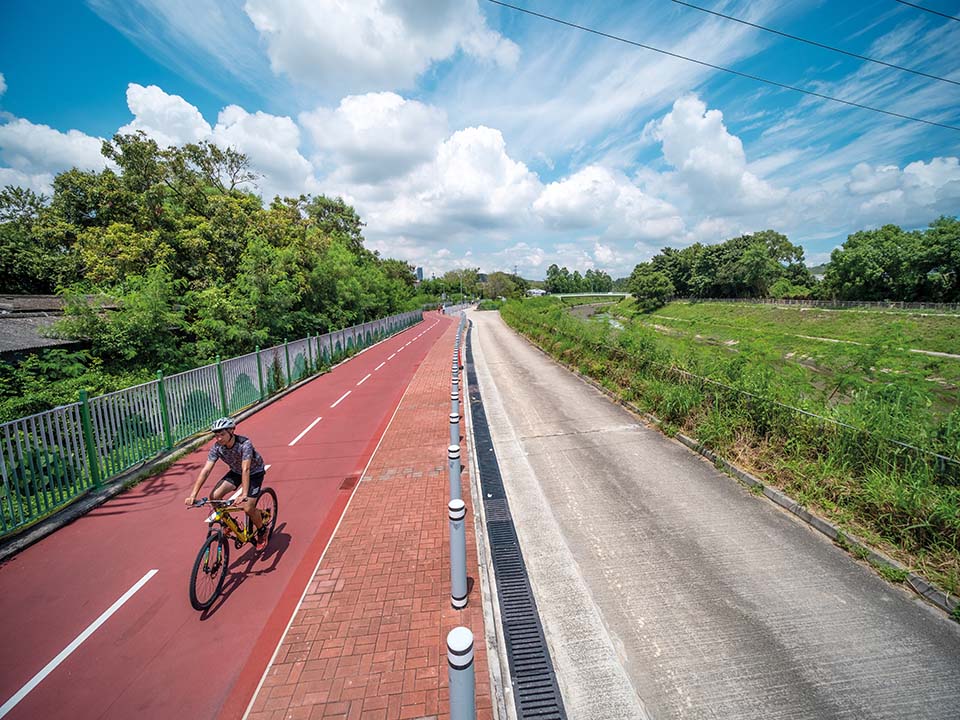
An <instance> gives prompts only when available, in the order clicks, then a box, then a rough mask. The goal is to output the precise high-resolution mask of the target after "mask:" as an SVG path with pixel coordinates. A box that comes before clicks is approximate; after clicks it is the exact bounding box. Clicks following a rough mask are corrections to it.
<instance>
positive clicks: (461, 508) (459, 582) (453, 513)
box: [447, 499, 467, 610]
mask: <svg viewBox="0 0 960 720" xmlns="http://www.w3.org/2000/svg"><path fill="white" fill-rule="evenodd" d="M447 511H448V512H449V514H450V604H451V605H453V607H455V608H456V609H457V610H459V609H460V608H463V607H465V606H466V604H467V530H466V526H467V524H466V522H465V519H466V517H467V506H466V505H465V504H464V502H463V500H460V499H456V500H451V501H450V502H449V504H448V505H447Z"/></svg>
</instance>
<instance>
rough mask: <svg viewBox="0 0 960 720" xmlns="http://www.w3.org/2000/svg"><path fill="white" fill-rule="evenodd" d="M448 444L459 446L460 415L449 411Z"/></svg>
mask: <svg viewBox="0 0 960 720" xmlns="http://www.w3.org/2000/svg"><path fill="white" fill-rule="evenodd" d="M450 444H451V445H456V446H457V447H460V416H459V415H458V414H457V413H450Z"/></svg>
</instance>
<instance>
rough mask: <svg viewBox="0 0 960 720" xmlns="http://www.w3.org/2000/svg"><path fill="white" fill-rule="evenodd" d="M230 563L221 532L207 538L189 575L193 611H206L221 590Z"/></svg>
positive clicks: (227, 547)
mask: <svg viewBox="0 0 960 720" xmlns="http://www.w3.org/2000/svg"><path fill="white" fill-rule="evenodd" d="M229 562H230V545H229V544H228V543H227V539H226V538H225V537H224V536H223V533H222V532H216V533H212V534H210V535H208V536H207V539H206V540H205V541H204V543H203V545H202V546H201V547H200V552H199V553H197V559H196V560H195V561H194V563H193V571H192V572H191V573H190V604H191V605H193V608H194V610H206V609H207V608H209V607H210V606H211V605H213V602H214V600H216V599H217V597H218V596H219V595H220V591H221V590H222V589H223V581H224V580H225V579H226V577H227V565H228V564H229Z"/></svg>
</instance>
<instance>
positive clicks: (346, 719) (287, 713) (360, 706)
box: [248, 323, 493, 720]
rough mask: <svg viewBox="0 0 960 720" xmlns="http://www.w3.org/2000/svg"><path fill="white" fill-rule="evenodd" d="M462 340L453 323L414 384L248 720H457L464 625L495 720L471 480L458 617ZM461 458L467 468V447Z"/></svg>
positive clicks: (486, 716) (486, 712) (482, 701)
mask: <svg viewBox="0 0 960 720" xmlns="http://www.w3.org/2000/svg"><path fill="white" fill-rule="evenodd" d="M455 337H456V323H451V325H450V327H449V328H448V330H447V331H446V332H445V333H444V335H443V337H442V338H441V339H440V340H439V341H438V342H437V343H436V344H435V345H434V347H433V348H432V349H431V350H430V351H429V352H428V354H427V356H426V358H425V359H424V361H423V363H422V364H421V366H420V368H419V370H418V371H417V373H416V375H415V376H414V378H413V381H412V382H411V384H410V387H409V388H408V390H407V393H406V395H405V396H404V397H403V400H402V401H401V403H400V407H399V409H398V411H397V414H396V416H395V417H394V418H393V421H392V423H391V424H390V426H389V428H388V429H387V431H386V434H385V435H384V437H383V441H382V442H381V444H380V447H379V448H378V450H377V452H376V454H375V455H374V457H373V459H372V461H371V463H370V467H369V468H368V469H367V472H366V474H365V475H364V476H363V479H362V480H361V482H360V484H359V486H358V487H357V490H356V493H355V494H354V496H353V499H352V500H351V502H350V505H349V507H348V508H347V510H346V513H345V514H344V517H343V520H342V522H341V524H340V527H339V528H338V529H337V531H336V534H335V535H334V537H333V539H332V540H331V543H330V546H329V547H328V548H327V551H326V554H325V555H324V558H323V562H322V563H321V564H320V568H319V570H318V571H317V573H316V574H315V575H314V577H313V579H312V580H311V582H310V586H309V588H308V591H307V594H306V596H305V597H304V600H303V603H302V604H301V606H300V608H299V610H298V611H297V614H296V616H295V618H294V620H293V623H292V625H291V626H290V629H289V631H288V632H287V634H286V636H285V638H284V639H283V641H282V643H281V645H280V650H279V652H278V653H277V656H276V658H275V659H274V662H273V664H272V665H271V666H270V668H269V670H268V672H267V675H266V678H265V680H264V682H263V685H262V687H261V688H260V690H259V692H258V694H257V696H256V699H255V701H254V703H253V706H252V708H251V712H250V714H249V716H248V717H249V720H281V719H288V720H308V719H309V720H315V719H316V718H338V719H341V720H398V719H399V720H406V719H408V718H409V719H411V720H413V719H420V718H429V719H431V720H432V719H433V718H436V719H437V720H442V719H444V718H449V717H450V709H449V705H448V699H449V696H448V689H447V659H446V637H447V633H448V632H449V631H450V630H451V629H453V628H454V627H456V626H458V625H465V626H466V627H468V628H470V630H471V631H472V632H473V637H474V647H475V660H474V667H475V672H476V684H477V692H476V704H477V718H478V719H480V720H492V718H493V707H492V701H491V693H490V679H489V674H488V672H487V654H486V645H485V642H484V627H483V611H482V608H481V600H480V583H479V578H478V571H477V549H476V540H475V536H474V529H473V516H472V514H471V512H470V510H472V508H470V500H469V498H470V492H469V478H468V473H467V471H466V470H464V472H463V484H462V490H463V497H464V499H465V500H466V501H467V504H468V512H467V519H466V532H467V577H468V578H470V580H468V587H469V590H470V592H469V596H468V602H467V606H466V607H465V608H464V609H462V610H455V609H454V608H453V607H451V605H450V566H449V554H450V545H449V543H450V539H449V521H448V519H447V502H448V500H449V480H448V469H447V445H448V444H449V442H450V425H449V413H450V358H451V357H452V353H453V343H454V339H455ZM462 428H463V425H462V424H461V435H463V432H462ZM461 448H463V451H462V455H463V456H464V457H466V456H467V453H466V452H465V449H466V441H465V440H464V441H463V443H462V445H461ZM464 464H466V462H465V461H464Z"/></svg>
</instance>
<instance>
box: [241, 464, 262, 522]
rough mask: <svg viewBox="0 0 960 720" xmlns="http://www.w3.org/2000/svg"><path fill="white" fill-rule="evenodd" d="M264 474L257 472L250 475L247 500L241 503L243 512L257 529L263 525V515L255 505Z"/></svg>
mask: <svg viewBox="0 0 960 720" xmlns="http://www.w3.org/2000/svg"><path fill="white" fill-rule="evenodd" d="M265 474H266V473H257V474H256V475H251V476H250V490H249V492H248V493H247V497H248V500H247V502H245V503H244V504H243V510H244V512H246V513H247V517H249V518H250V521H251V522H252V523H253V524H254V527H256V528H257V530H260V529H261V528H262V527H263V516H262V515H261V514H260V509H259V508H258V507H257V499H258V498H259V497H260V488H261V486H262V485H263V478H264V476H265Z"/></svg>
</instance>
